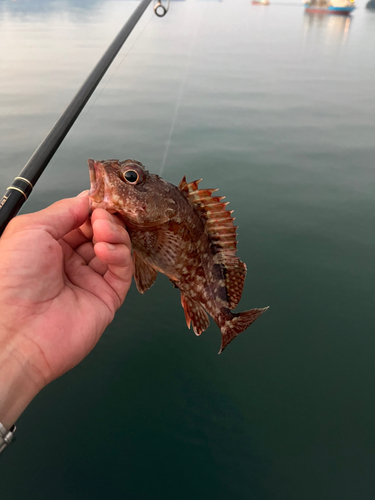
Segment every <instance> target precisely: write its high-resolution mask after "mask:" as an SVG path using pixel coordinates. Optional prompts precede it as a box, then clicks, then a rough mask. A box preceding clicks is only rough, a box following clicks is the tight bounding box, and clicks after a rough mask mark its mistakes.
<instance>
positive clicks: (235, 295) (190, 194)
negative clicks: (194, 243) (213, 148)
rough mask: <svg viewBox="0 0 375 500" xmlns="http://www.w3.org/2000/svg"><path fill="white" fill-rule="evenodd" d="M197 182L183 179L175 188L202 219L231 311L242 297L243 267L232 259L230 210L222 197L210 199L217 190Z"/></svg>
mask: <svg viewBox="0 0 375 500" xmlns="http://www.w3.org/2000/svg"><path fill="white" fill-rule="evenodd" d="M201 180H202V179H199V180H197V181H193V182H189V183H187V182H186V177H185V176H184V177H183V179H182V181H181V182H180V185H179V189H180V191H181V192H182V193H183V194H184V195H185V196H186V197H187V198H188V199H189V201H190V202H191V203H193V204H194V205H195V206H196V207H197V208H198V210H199V211H200V213H201V215H202V216H203V217H204V219H206V227H207V230H208V233H209V235H210V238H211V241H212V244H213V246H214V249H215V251H216V254H217V256H218V260H219V263H220V264H222V266H223V272H224V277H225V287H226V289H227V295H228V301H229V308H230V309H234V308H235V307H236V306H237V304H238V302H239V301H240V298H241V295H242V290H243V286H244V282H245V276H246V265H245V264H244V263H243V262H241V261H240V259H239V258H238V257H236V251H237V240H236V237H237V233H236V229H237V226H235V225H234V224H233V221H234V217H232V212H233V210H227V209H226V206H227V205H228V203H223V202H222V200H223V199H224V198H225V196H212V195H213V193H215V192H216V191H217V189H198V184H199V183H200V181H201Z"/></svg>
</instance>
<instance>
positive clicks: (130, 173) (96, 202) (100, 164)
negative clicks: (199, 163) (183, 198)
mask: <svg viewBox="0 0 375 500" xmlns="http://www.w3.org/2000/svg"><path fill="white" fill-rule="evenodd" d="M88 165H89V170H90V182H91V188H90V191H89V197H90V201H91V208H92V209H94V208H104V209H105V210H107V211H108V212H111V213H115V212H117V213H119V214H120V215H121V216H122V217H123V218H124V220H125V223H128V224H130V225H134V226H138V227H148V226H153V225H157V224H161V223H164V222H166V221H167V220H170V218H171V217H173V215H174V212H175V210H174V208H173V205H174V204H175V203H174V200H173V196H172V197H171V191H173V188H174V186H173V185H172V184H169V183H168V182H166V181H165V180H164V179H162V178H160V177H159V176H158V175H155V174H150V173H149V172H148V171H147V170H146V169H145V167H144V166H143V165H142V163H140V162H139V161H137V160H125V161H119V160H91V159H90V160H88Z"/></svg>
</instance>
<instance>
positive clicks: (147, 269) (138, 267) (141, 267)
mask: <svg viewBox="0 0 375 500" xmlns="http://www.w3.org/2000/svg"><path fill="white" fill-rule="evenodd" d="M133 261H134V280H135V284H136V285H137V289H138V292H140V293H144V292H145V291H146V290H148V289H149V288H151V287H152V285H153V284H154V282H155V280H156V276H157V275H158V272H157V271H156V270H155V269H154V268H153V267H151V266H150V264H148V263H147V262H146V261H145V260H143V259H142V257H140V256H139V254H138V253H137V252H135V251H134V250H133Z"/></svg>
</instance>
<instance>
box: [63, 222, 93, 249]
mask: <svg viewBox="0 0 375 500" xmlns="http://www.w3.org/2000/svg"><path fill="white" fill-rule="evenodd" d="M92 236H93V230H92V225H91V220H90V219H86V221H85V222H84V223H83V224H82V226H80V227H79V228H77V229H73V231H70V233H68V234H67V235H65V236H64V238H63V240H64V241H65V242H66V243H68V245H70V246H71V247H72V248H73V249H77V248H78V247H79V246H80V245H84V244H86V243H87V242H88V241H89V242H91V240H92Z"/></svg>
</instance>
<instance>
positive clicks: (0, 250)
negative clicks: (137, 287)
mask: <svg viewBox="0 0 375 500" xmlns="http://www.w3.org/2000/svg"><path fill="white" fill-rule="evenodd" d="M132 272H133V264H132V258H131V245H130V239H129V235H128V233H127V232H126V230H125V229H124V227H123V226H122V223H121V222H120V221H119V219H118V218H117V217H116V216H114V215H111V214H109V213H108V212H106V211H105V210H103V209H96V210H94V211H93V214H92V217H91V220H90V219H89V199H88V194H87V192H85V193H82V194H81V195H80V196H78V197H76V198H70V199H65V200H61V201H59V202H57V203H54V204H53V205H51V206H50V207H48V208H46V209H45V210H42V211H40V212H36V213H33V214H27V215H21V216H19V217H16V218H15V219H13V220H12V221H11V222H10V223H9V224H8V226H7V228H6V230H5V231H4V233H3V235H2V237H1V239H0V422H2V423H3V425H5V426H6V427H7V426H8V427H10V426H11V425H12V424H13V423H14V421H15V420H16V419H17V418H18V416H19V414H20V413H21V412H22V411H23V409H24V408H25V407H26V406H27V404H28V403H29V402H30V400H31V399H32V398H33V397H34V396H35V395H36V394H37V392H39V390H40V389H41V388H42V387H44V386H45V385H46V384H48V383H49V382H50V381H52V380H53V379H55V378H56V377H58V376H60V375H62V374H63V373H65V372H66V371H67V370H69V369H70V368H72V367H73V366H75V365H76V364H77V363H79V362H80V361H81V360H82V359H83V358H84V357H85V356H86V355H87V354H88V353H89V352H90V351H91V349H92V348H93V347H94V346H95V344H96V343H97V342H98V340H99V338H100V336H101V335H102V333H103V331H104V329H105V328H106V327H107V326H108V324H109V323H110V322H111V321H112V319H113V317H114V314H115V311H116V310H117V309H118V308H119V307H120V306H121V304H122V303H123V301H124V299H125V296H126V294H127V292H128V290H129V287H130V283H131V278H132Z"/></svg>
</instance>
